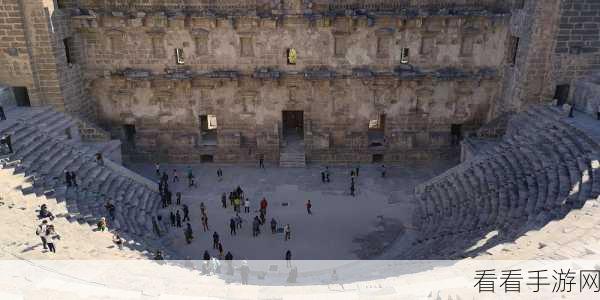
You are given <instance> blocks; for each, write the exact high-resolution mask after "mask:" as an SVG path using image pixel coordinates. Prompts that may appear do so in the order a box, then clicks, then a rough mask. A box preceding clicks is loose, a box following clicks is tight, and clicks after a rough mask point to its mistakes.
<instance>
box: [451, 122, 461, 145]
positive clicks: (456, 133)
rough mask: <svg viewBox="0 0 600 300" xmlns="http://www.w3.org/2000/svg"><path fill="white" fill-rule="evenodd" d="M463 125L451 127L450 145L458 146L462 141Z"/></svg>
mask: <svg viewBox="0 0 600 300" xmlns="http://www.w3.org/2000/svg"><path fill="white" fill-rule="evenodd" d="M462 135H463V134H462V124H452V125H450V144H451V145H452V146H457V145H458V144H459V142H460V141H461V140H462Z"/></svg>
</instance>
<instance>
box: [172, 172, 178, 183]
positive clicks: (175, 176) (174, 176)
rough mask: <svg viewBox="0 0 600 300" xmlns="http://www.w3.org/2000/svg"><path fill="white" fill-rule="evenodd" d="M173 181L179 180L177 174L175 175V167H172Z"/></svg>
mask: <svg viewBox="0 0 600 300" xmlns="http://www.w3.org/2000/svg"><path fill="white" fill-rule="evenodd" d="M173 182H179V175H177V169H173Z"/></svg>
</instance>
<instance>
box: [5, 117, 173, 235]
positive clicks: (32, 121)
mask: <svg viewBox="0 0 600 300" xmlns="http://www.w3.org/2000/svg"><path fill="white" fill-rule="evenodd" d="M6 115H7V117H8V120H7V121H2V122H0V135H3V134H7V133H8V134H11V136H12V144H13V149H14V153H13V154H9V155H3V156H2V157H1V160H0V161H1V163H2V164H1V165H2V167H3V168H4V169H10V170H12V174H13V175H14V176H24V177H25V178H26V179H27V183H28V184H24V185H22V186H21V191H22V192H23V193H24V194H35V195H44V196H46V197H48V198H54V199H56V201H57V202H58V203H62V202H64V203H65V205H66V208H67V212H68V213H67V214H66V216H65V217H66V218H67V219H69V220H70V221H77V222H79V223H82V224H84V223H87V224H90V225H93V224H95V223H96V222H97V221H98V220H99V219H100V218H101V217H107V219H108V215H107V212H106V209H105V208H104V204H105V203H106V200H107V199H108V198H111V199H112V203H113V204H114V205H115V206H116V212H115V214H116V217H115V220H110V221H109V228H110V229H111V230H116V231H118V232H119V233H120V234H121V235H123V236H126V238H128V239H134V240H146V241H148V240H156V239H157V238H159V236H158V235H157V233H156V232H155V230H154V225H153V219H154V217H155V216H156V215H157V211H158V209H159V203H160V196H159V194H158V190H157V185H156V184H155V183H154V182H152V181H150V180H147V179H145V178H143V177H141V176H140V175H138V174H136V173H134V172H132V171H129V170H128V169H126V168H124V167H122V166H120V165H118V164H116V163H114V162H112V161H111V160H110V159H107V158H106V157H105V158H104V165H98V164H97V163H96V162H95V157H94V154H95V153H96V152H97V151H98V147H88V146H87V145H86V144H85V143H83V142H82V141H81V139H79V138H78V137H77V136H76V132H77V122H78V120H76V119H74V118H71V117H70V116H68V115H66V114H64V113H60V112H56V111H54V110H52V109H51V108H45V107H41V108H39V107H36V108H18V107H15V108H9V109H7V111H6ZM67 170H68V171H74V172H75V173H76V174H77V181H78V187H77V188H74V187H72V188H67V187H66V185H65V182H64V178H65V176H64V172H65V171H67ZM157 226H159V232H160V231H161V230H162V229H163V228H162V226H161V225H160V224H157Z"/></svg>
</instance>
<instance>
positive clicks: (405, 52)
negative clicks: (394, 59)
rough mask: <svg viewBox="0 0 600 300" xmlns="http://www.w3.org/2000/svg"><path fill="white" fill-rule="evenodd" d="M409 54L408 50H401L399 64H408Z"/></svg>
mask: <svg viewBox="0 0 600 300" xmlns="http://www.w3.org/2000/svg"><path fill="white" fill-rule="evenodd" d="M409 53H410V52H409V49H408V48H402V50H401V51H400V63H403V64H407V63H408V56H409Z"/></svg>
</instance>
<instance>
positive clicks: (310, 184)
mask: <svg viewBox="0 0 600 300" xmlns="http://www.w3.org/2000/svg"><path fill="white" fill-rule="evenodd" d="M450 166H451V164H450V163H448V162H434V163H427V164H410V165H408V164H407V165H395V166H387V176H386V178H381V176H380V171H379V166H375V165H362V166H360V173H359V177H358V178H357V187H356V189H357V190H356V197H352V196H350V190H349V188H350V170H351V168H350V167H332V168H330V170H331V173H332V175H331V182H330V183H322V182H321V176H320V172H321V170H322V169H323V167H322V166H311V167H308V168H301V169H296V168H279V167H275V166H269V165H267V167H266V169H259V168H257V167H256V166H230V165H222V166H220V165H216V164H202V165H193V166H192V168H193V173H194V175H195V177H196V183H197V185H198V187H197V188H192V189H189V188H188V187H187V179H186V169H187V165H161V169H162V170H167V171H168V174H169V176H170V178H169V180H170V188H171V190H172V191H173V193H175V192H178V191H179V192H181V193H182V195H183V197H182V198H183V200H182V202H183V203H182V204H187V205H188V206H189V207H190V215H191V222H190V224H191V225H192V228H193V231H194V235H195V239H194V240H193V242H192V244H190V245H187V244H186V243H185V239H184V235H183V228H176V227H173V228H171V231H170V232H169V236H168V241H167V243H166V247H168V248H170V250H173V251H175V252H176V253H177V255H176V256H177V258H179V259H189V258H192V259H199V258H201V256H202V254H203V253H204V251H205V250H209V252H210V254H211V255H217V254H218V253H217V251H216V250H213V249H212V234H213V232H214V231H217V232H218V234H219V235H220V238H221V241H222V244H223V247H224V249H225V253H227V251H231V252H232V254H233V255H234V258H235V259H283V258H284V254H285V252H286V251H287V250H288V249H289V250H291V251H292V256H293V258H294V259H355V258H365V255H367V256H370V257H376V255H377V254H378V253H380V252H382V251H384V250H386V249H384V247H389V246H391V245H392V242H393V241H394V240H395V239H396V238H398V237H400V236H401V235H402V233H403V232H404V230H403V228H404V226H403V224H404V225H409V224H410V220H411V213H412V208H413V203H412V202H411V198H410V195H411V194H412V190H413V188H414V186H415V185H416V184H418V183H421V182H423V181H425V180H427V179H429V178H431V177H434V176H435V175H436V174H439V173H440V172H442V171H443V170H445V169H446V168H448V167H450ZM129 167H130V168H132V169H133V170H135V171H136V172H138V173H140V174H143V175H144V176H147V177H148V178H151V179H153V180H157V177H156V175H155V170H154V165H152V164H137V165H132V166H129ZM219 167H220V168H221V169H222V170H223V173H224V178H223V180H222V181H218V180H217V176H216V170H217V168H219ZM173 169H177V171H178V174H179V177H180V181H179V182H178V183H173V182H172V174H173ZM238 185H239V186H240V187H241V188H242V189H243V190H244V192H245V193H246V195H247V197H249V198H250V201H251V213H249V214H246V213H243V210H242V213H240V215H241V216H242V217H243V219H244V223H243V228H242V229H241V230H240V231H239V232H238V233H237V235H234V236H232V235H230V233H229V220H230V218H231V217H233V216H235V213H234V212H233V209H232V208H231V207H229V206H228V207H227V209H224V208H222V205H221V200H220V199H221V194H222V193H223V192H226V193H229V191H231V190H233V189H234V188H235V187H237V186H238ZM263 197H265V198H266V199H267V201H268V202H269V207H268V210H267V224H266V225H264V226H262V228H261V231H262V233H261V235H260V236H258V237H252V231H251V221H252V219H253V218H254V216H256V215H258V208H259V201H260V200H261V199H262V198H263ZM309 199H310V200H311V202H312V204H313V208H312V211H313V214H312V215H308V213H307V211H306V207H305V203H306V201H307V200H309ZM201 202H204V204H205V205H206V207H207V210H208V218H209V225H210V232H203V231H202V224H201V221H200V203H201ZM284 203H287V204H288V205H287V206H284V205H283V204H284ZM176 210H181V206H175V205H173V206H171V207H169V208H167V209H165V210H163V211H162V212H161V214H162V216H163V217H164V218H167V219H168V215H169V212H170V211H176ZM181 213H182V212H181ZM271 218H275V219H276V220H277V222H278V223H279V226H283V224H290V226H291V229H292V239H291V240H290V241H284V237H283V234H282V233H278V234H272V233H271V230H270V227H269V225H268V223H269V221H270V220H271ZM381 220H384V221H383V222H382V221H381ZM388 225H389V226H388ZM184 227H185V224H184ZM408 229H410V228H408ZM391 231H393V232H391ZM378 232H379V233H382V232H384V233H383V234H379V235H377V234H375V235H374V233H378ZM377 236H380V238H379V239H382V238H383V239H385V240H386V242H385V243H382V242H381V241H378V240H377V239H378V238H377ZM357 238H359V239H360V240H362V241H363V242H361V243H357V240H356V239H357ZM399 246H402V245H396V246H394V247H399Z"/></svg>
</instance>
